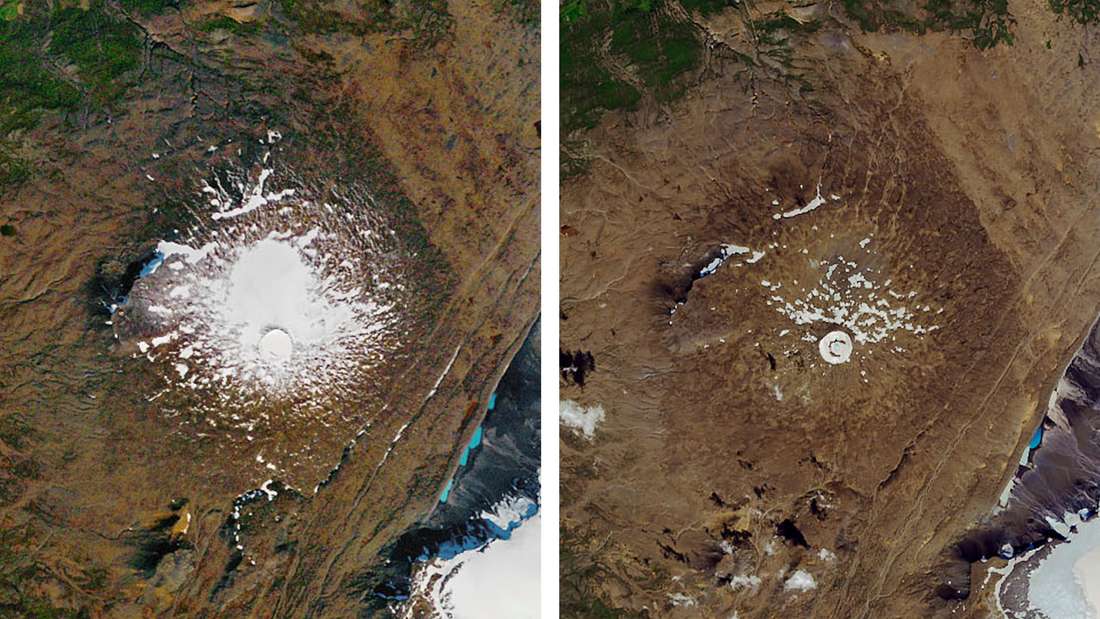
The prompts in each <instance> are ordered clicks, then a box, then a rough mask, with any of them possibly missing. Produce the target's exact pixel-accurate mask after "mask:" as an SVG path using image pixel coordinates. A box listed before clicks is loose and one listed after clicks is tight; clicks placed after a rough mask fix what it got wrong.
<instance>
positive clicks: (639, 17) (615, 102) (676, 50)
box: [559, 0, 725, 133]
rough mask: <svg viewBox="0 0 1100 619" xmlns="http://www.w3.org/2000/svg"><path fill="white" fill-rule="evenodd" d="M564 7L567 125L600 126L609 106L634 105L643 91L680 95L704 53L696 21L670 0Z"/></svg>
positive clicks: (661, 97)
mask: <svg viewBox="0 0 1100 619" xmlns="http://www.w3.org/2000/svg"><path fill="white" fill-rule="evenodd" d="M687 6H689V7H690V8H691V9H692V10H697V11H699V12H701V13H709V12H713V11H715V10H718V9H720V8H722V7H723V6H725V3H724V2H719V1H714V0H697V1H696V2H693V3H690V4H689V5H687ZM559 15H560V20H561V29H562V35H561V43H560V48H559V52H560V58H561V77H560V79H561V99H562V101H561V103H562V128H563V130H564V131H565V132H566V133H569V132H571V131H574V130H577V129H584V128H591V127H593V126H595V124H596V123H597V122H598V121H599V118H600V115H601V114H602V113H603V112H605V111H607V110H616V109H628V110H631V109H635V108H636V107H637V105H638V102H639V101H640V100H641V98H642V96H643V93H648V94H650V95H652V96H653V97H654V98H655V99H656V100H658V101H670V100H673V99H675V98H677V97H679V96H680V95H681V94H683V92H684V88H685V86H686V84H685V82H684V80H683V79H682V77H683V76H684V75H685V74H687V73H688V72H690V71H691V70H692V69H695V68H696V67H697V66H698V65H699V62H700V58H701V56H702V43H701V42H700V39H699V35H698V33H697V32H696V30H695V26H694V24H692V23H691V22H689V21H683V20H681V19H679V18H677V17H675V16H674V15H673V13H672V12H671V11H669V10H667V8H666V6H665V0H614V2H612V3H611V4H610V5H604V4H597V3H589V2H588V1H587V0H567V2H565V3H564V4H563V5H561V9H560V12H559ZM606 40H610V45H609V46H608V49H607V51H606V53H605V52H604V49H603V45H604V42H605V41H606Z"/></svg>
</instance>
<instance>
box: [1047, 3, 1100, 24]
mask: <svg viewBox="0 0 1100 619" xmlns="http://www.w3.org/2000/svg"><path fill="white" fill-rule="evenodd" d="M1050 9H1051V10H1052V11H1054V12H1055V13H1057V14H1058V15H1064V16H1066V17H1069V18H1070V19H1071V20H1073V21H1074V22H1076V23H1078V24H1081V25H1088V24H1095V23H1096V22H1097V21H1098V19H1097V18H1098V16H1100V0H1050Z"/></svg>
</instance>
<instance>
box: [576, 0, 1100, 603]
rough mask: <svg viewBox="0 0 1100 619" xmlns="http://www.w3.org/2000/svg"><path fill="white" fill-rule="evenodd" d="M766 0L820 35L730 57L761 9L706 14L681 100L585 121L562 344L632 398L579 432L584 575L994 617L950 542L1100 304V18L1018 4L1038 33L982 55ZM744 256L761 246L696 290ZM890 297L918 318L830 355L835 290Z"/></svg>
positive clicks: (693, 598) (641, 587) (587, 586)
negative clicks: (707, 269) (1089, 27)
mask: <svg viewBox="0 0 1100 619" xmlns="http://www.w3.org/2000/svg"><path fill="white" fill-rule="evenodd" d="M674 6H675V5H674ZM747 10H756V11H759V12H760V13H765V12H769V11H776V10H781V11H786V12H788V13H789V14H797V15H799V16H801V17H802V18H805V17H807V16H812V17H814V18H816V19H818V20H819V21H820V22H821V23H823V24H824V25H823V27H822V28H821V29H820V30H817V31H816V32H812V33H809V34H805V35H802V36H801V37H799V38H798V39H796V40H795V41H794V42H793V43H792V48H793V51H794V59H795V60H794V63H793V64H794V68H793V69H791V68H788V69H785V70H783V69H779V70H776V71H769V70H766V68H765V69H761V70H759V71H756V72H753V71H751V70H746V69H745V66H744V64H742V63H739V62H736V61H731V60H729V59H728V54H727V55H726V56H725V57H723V56H722V54H721V53H719V52H721V51H722V50H723V49H725V48H727V47H728V48H729V49H734V50H737V51H743V52H745V53H746V54H750V55H751V53H752V50H751V47H750V46H749V45H748V43H747V42H746V40H747V38H748V37H747V35H746V34H745V33H744V32H743V31H742V30H740V29H741V28H743V26H741V24H742V22H741V21H740V20H739V19H738V18H737V15H735V14H734V13H736V12H735V11H726V12H725V13H721V14H718V15H713V16H711V17H708V18H706V19H702V18H698V17H697V18H696V21H697V24H699V25H700V26H701V27H702V28H703V30H704V31H706V32H707V33H708V35H709V37H710V42H711V45H710V47H708V51H707V53H706V56H705V58H704V67H703V69H702V70H701V71H699V72H698V75H697V76H695V77H694V80H695V81H694V82H693V83H692V85H691V87H690V88H689V89H688V90H687V92H686V94H685V95H684V96H683V97H682V98H681V99H678V100H676V101H673V102H672V103H668V104H657V103H655V102H654V101H653V100H652V99H643V101H642V103H641V105H640V106H639V109H637V110H636V111H616V112H608V113H606V114H604V115H603V117H602V119H601V121H600V123H599V125H598V126H596V127H595V128H593V129H591V130H589V131H585V132H582V133H580V134H577V135H574V136H571V140H569V141H566V143H567V144H568V145H567V150H566V154H567V155H570V156H574V157H577V158H580V159H584V160H586V162H587V163H586V168H585V171H584V172H583V173H582V174H579V175H576V176H573V177H570V178H567V179H566V180H565V181H564V183H563V187H562V211H561V223H562V235H561V253H562V255H561V282H562V293H561V312H562V322H561V345H562V348H563V349H566V350H570V351H572V350H581V351H590V352H591V354H592V355H593V358H594V360H595V366H596V369H595V370H594V371H591V372H589V373H588V374H587V376H586V377H585V378H586V380H585V382H584V384H583V386H581V385H578V384H576V383H575V382H573V381H571V380H566V381H563V386H562V395H561V397H562V399H563V400H572V401H575V402H578V403H579V404H581V405H584V406H594V405H600V406H602V407H603V408H604V410H605V412H606V418H605V419H604V420H603V422H602V423H601V424H600V425H599V426H598V427H597V429H596V431H595V434H594V436H593V437H592V438H591V439H586V438H585V437H584V436H582V435H581V434H579V433H576V432H573V431H571V430H570V429H568V428H564V427H563V430H562V434H561V440H562V453H563V461H562V501H563V507H562V536H563V552H564V555H563V559H562V569H563V572H562V578H563V581H562V587H563V591H564V592H565V594H566V595H569V596H578V597H582V598H583V597H585V596H588V597H590V598H591V600H594V601H589V602H586V603H585V604H584V605H582V606H586V607H587V608H589V609H602V610H601V612H605V613H607V614H601V615H599V616H634V615H644V616H652V617H723V618H725V617H739V618H740V619H747V618H749V617H836V618H841V617H843V618H848V617H853V618H855V617H859V618H874V619H878V618H909V617H948V616H951V617H986V616H990V614H991V612H992V611H991V604H992V602H991V598H990V597H989V594H990V592H989V591H986V590H982V588H981V584H982V580H983V577H984V572H983V568H984V566H982V565H981V564H975V567H974V569H973V573H972V574H970V576H971V578H970V584H969V595H966V592H967V589H968V587H967V585H966V583H965V582H964V581H965V580H966V577H967V575H968V574H967V571H968V569H969V568H968V567H966V564H965V563H964V564H963V566H962V568H960V567H959V565H958V562H957V561H955V560H953V556H952V551H953V546H954V544H955V543H956V542H958V541H959V540H960V538H961V537H962V536H963V535H964V533H965V532H966V531H967V530H968V528H970V527H971V526H972V525H974V524H975V523H978V522H980V521H981V520H982V519H983V518H984V517H985V516H986V515H988V514H989V513H990V512H991V510H992V508H993V506H994V505H995V504H996V502H997V498H998V495H999V493H1000V492H1001V490H1002V488H1004V486H1005V483H1006V482H1007V481H1008V479H1009V478H1010V477H1011V476H1012V475H1013V474H1014V473H1015V470H1016V462H1017V460H1018V459H1019V455H1020V452H1021V451H1022V449H1023V446H1024V445H1025V444H1026V443H1027V441H1028V439H1029V438H1030V436H1031V432H1032V430H1033V429H1034V427H1035V425H1036V423H1038V420H1039V418H1040V417H1041V415H1042V411H1043V409H1044V408H1045V404H1046V402H1047V400H1048V397H1049V394H1050V391H1051V389H1052V388H1053V386H1054V384H1055V381H1057V379H1058V377H1059V376H1060V375H1061V373H1062V370H1063V369H1064V366H1065V364H1066V363H1067V362H1068V361H1069V359H1070V358H1071V356H1072V355H1073V353H1074V352H1075V351H1076V350H1077V349H1078V347H1079V346H1080V344H1081V341H1082V339H1083V338H1084V336H1085V335H1086V333H1087V331H1088V330H1089V327H1090V325H1091V324H1092V322H1093V321H1094V320H1095V319H1096V317H1097V312H1098V308H1100V270H1098V268H1097V260H1098V258H1100V251H1098V249H1097V247H1098V244H1097V241H1096V239H1097V238H1098V234H1100V192H1098V189H1097V183H1096V179H1097V178H1100V159H1097V158H1096V157H1095V153H1096V149H1097V148H1098V147H1100V116H1098V114H1100V112H1097V110H1096V106H1095V98H1096V92H1097V91H1096V77H1097V74H1096V70H1095V67H1094V65H1093V64H1091V63H1090V62H1089V57H1088V50H1089V49H1090V47H1092V46H1095V45H1096V43H1097V39H1096V36H1095V35H1094V34H1093V33H1092V32H1091V31H1089V32H1086V31H1084V30H1083V29H1082V28H1080V27H1075V26H1072V25H1071V24H1069V23H1067V22H1066V21H1058V20H1057V19H1056V18H1055V16H1054V15H1053V14H1052V13H1051V12H1050V11H1049V10H1048V9H1047V7H1046V6H1045V3H1024V2H1010V3H1009V10H1010V11H1011V13H1012V14H1013V15H1015V17H1016V19H1017V23H1016V25H1015V27H1014V33H1015V43H1014V44H1013V45H1011V46H1007V45H1000V46H996V47H994V48H992V49H989V50H984V51H983V50H979V49H976V48H975V47H974V46H973V45H972V44H971V43H970V42H969V41H967V40H965V37H961V36H957V35H952V34H949V33H933V32H929V33H927V34H923V35H917V34H911V33H907V32H902V31H898V32H892V33H891V32H887V31H883V32H879V33H864V32H861V30H860V28H859V27H858V26H856V25H855V24H853V23H852V21H851V20H850V19H848V18H847V17H846V16H845V15H844V11H843V9H842V7H841V6H840V5H839V3H817V4H809V5H803V4H800V5H799V6H798V7H793V6H791V5H787V4H783V3H774V2H773V3H769V4H767V5H766V6H764V5H757V6H755V7H753V6H750V7H749V9H747ZM784 71H797V72H798V74H799V78H800V80H802V81H804V82H805V83H808V84H810V85H811V86H812V90H811V89H803V90H802V91H801V92H798V91H796V90H795V89H793V88H791V87H790V86H789V84H790V83H791V80H789V79H785V77H789V75H787V76H785V75H784ZM563 141H565V140H563ZM819 183H820V186H819V185H818V184H819ZM818 191H819V192H820V196H821V197H822V198H823V199H824V203H823V204H821V205H820V206H818V207H817V208H816V209H814V210H810V211H807V212H804V213H802V214H798V215H796V216H792V217H789V218H785V217H782V216H780V217H779V218H776V217H774V215H776V214H779V213H782V212H788V211H791V210H794V209H796V208H799V207H800V206H807V205H810V204H812V202H811V201H813V200H814V198H815V197H816V196H817V195H818ZM833 196H835V198H834V197H833ZM773 200H778V201H779V202H778V206H773ZM723 244H735V245H738V246H743V247H746V248H749V249H751V250H754V251H757V250H758V251H762V252H764V255H763V257H761V258H760V259H759V260H757V261H754V262H751V263H750V262H747V261H746V259H751V258H750V254H748V253H745V254H736V255H733V256H731V257H729V258H728V259H727V260H726V261H725V263H724V264H723V265H722V266H720V267H719V268H718V269H717V270H716V271H715V272H714V273H713V274H711V275H709V276H707V277H705V278H701V279H695V281H694V282H693V281H692V279H693V274H695V273H698V272H699V271H700V269H701V268H702V267H704V266H705V265H707V264H708V263H710V262H711V260H712V259H713V258H714V257H715V256H716V255H717V252H718V250H719V248H720V247H721V246H722V245H723ZM831 267H835V268H831ZM857 274H859V275H858V276H856V275H857ZM853 276H856V277H853ZM850 278H851V279H850ZM826 285H828V286H829V288H830V289H829V291H828V293H827V294H828V295H829V297H830V298H829V299H825V300H817V301H815V300H814V299H821V298H820V297H812V296H811V291H812V290H813V289H815V288H817V289H818V290H819V291H822V292H825V291H824V289H823V286H826ZM872 293H874V296H872ZM891 293H893V294H891ZM833 295H836V296H835V297H834V296H833ZM799 299H801V300H805V301H806V302H807V303H811V304H814V305H816V306H817V307H818V308H821V309H823V311H824V314H825V319H822V320H816V321H809V322H806V321H801V324H800V322H799V321H796V320H794V319H793V318H792V316H795V317H797V315H795V314H794V312H793V311H791V310H792V308H793V309H794V310H797V309H798V305H797V303H796V300H799ZM878 300H884V302H885V303H886V307H888V309H889V310H890V311H894V310H896V311H897V312H898V313H897V314H895V315H892V316H903V317H902V318H901V319H898V320H893V322H891V323H890V325H889V327H888V328H885V329H884V330H883V332H882V333H880V334H872V335H873V336H874V337H869V338H868V339H867V341H864V342H860V341H858V340H857V341H856V343H855V344H854V350H853V353H852V356H851V360H850V361H849V362H848V363H843V364H837V365H831V364H828V363H825V362H824V361H823V359H822V357H821V356H820V354H819V351H818V343H817V341H816V339H817V338H820V337H821V336H823V335H824V334H825V333H827V332H829V331H831V330H833V329H834V328H837V327H835V326H833V325H832V324H829V316H830V315H831V309H829V308H835V307H838V306H844V307H847V308H849V309H850V310H851V309H854V308H856V307H858V306H859V305H860V304H861V303H867V304H869V305H872V306H874V305H875V304H876V302H877V301H878ZM679 301H682V302H683V303H682V304H679V303H678V302H679ZM787 304H791V305H790V306H788V305H787ZM672 310H675V311H672ZM884 322H887V321H882V322H879V323H878V324H879V325H882V324H883V323H884ZM857 328H862V329H864V330H867V331H873V330H874V327H873V326H872V327H871V328H870V329H867V327H866V326H862V327H861V326H858V325H857ZM843 329H845V330H847V331H848V332H849V333H852V335H853V336H854V335H855V333H854V332H853V331H852V329H851V328H849V327H843ZM991 564H992V563H991ZM799 570H802V571H804V572H805V573H807V574H809V575H810V576H811V577H812V578H813V581H814V584H815V588H813V589H810V590H800V589H798V587H797V586H795V585H797V584H799V582H803V581H804V580H803V576H804V575H800V576H799V578H796V579H794V580H791V577H792V575H794V574H796V573H797V572H798V571H799ZM956 574H958V575H959V577H955V575H956ZM757 578H758V579H759V580H758V581H757V580H755V579H757ZM953 578H954V582H953V585H954V586H955V587H956V588H957V589H958V590H960V591H962V592H963V594H962V595H947V594H944V593H943V591H944V590H943V589H941V588H940V586H941V585H942V584H944V583H945V581H949V580H952V579H953ZM945 598H950V599H945ZM616 609H617V610H616ZM584 614H585V613H577V616H583V615H584ZM591 614H592V615H596V614H597V613H596V612H594V611H593V612H591Z"/></svg>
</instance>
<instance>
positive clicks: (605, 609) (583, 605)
mask: <svg viewBox="0 0 1100 619" xmlns="http://www.w3.org/2000/svg"><path fill="white" fill-rule="evenodd" d="M589 545H590V540H585V539H583V538H582V537H580V536H579V535H577V534H576V533H574V532H571V531H568V530H566V529H564V528H563V529H562V531H561V616H562V617H568V618H570V619H574V618H575V619H636V618H638V619H640V617H642V616H643V615H641V614H639V613H634V612H631V611H626V610H622V609H619V608H613V607H611V606H610V605H608V604H607V602H605V601H604V600H602V599H600V596H599V593H598V592H597V591H596V590H595V589H594V587H593V585H594V584H597V583H600V582H603V581H604V580H606V578H607V577H608V572H607V569H606V568H605V567H604V566H603V565H601V563H600V562H599V558H598V557H594V556H592V554H591V552H590V550H589V548H588V546H589Z"/></svg>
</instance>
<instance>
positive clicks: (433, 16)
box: [279, 0, 453, 49]
mask: <svg viewBox="0 0 1100 619" xmlns="http://www.w3.org/2000/svg"><path fill="white" fill-rule="evenodd" d="M279 6H280V8H281V9H282V13H283V15H284V16H285V17H287V18H288V19H290V20H291V21H292V22H293V23H294V24H295V25H296V26H297V27H298V28H299V29H301V31H302V32H305V33H308V34H332V33H337V32H342V33H348V34H355V35H359V36H362V35H366V34H372V33H377V32H386V33H391V34H399V33H411V34H412V37H413V39H414V40H415V41H416V44H417V46H418V47H420V48H423V49H426V48H430V47H432V46H434V45H435V44H436V43H438V42H439V41H440V40H442V39H443V37H444V36H446V35H447V34H448V33H449V32H450V31H451V25H452V23H453V20H452V18H451V15H450V13H448V12H447V2H446V0H418V1H415V2H409V3H394V2H392V1H390V0H363V1H362V2H361V3H360V4H359V6H358V8H359V9H360V10H361V11H363V12H364V13H365V14H366V16H365V18H363V19H359V20H353V19H349V15H348V14H346V13H341V12H340V11H337V10H334V9H332V8H330V6H331V4H330V3H329V2H327V0H279Z"/></svg>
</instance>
